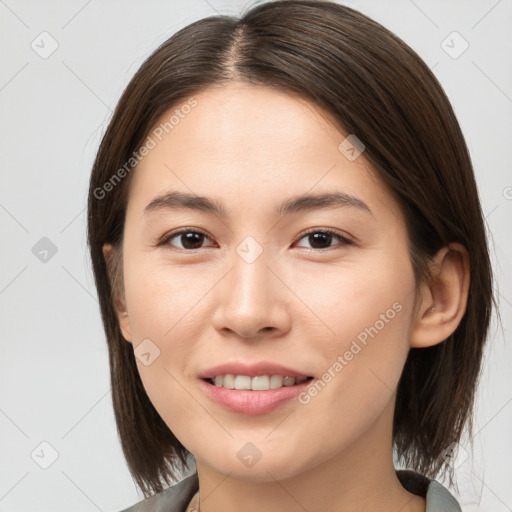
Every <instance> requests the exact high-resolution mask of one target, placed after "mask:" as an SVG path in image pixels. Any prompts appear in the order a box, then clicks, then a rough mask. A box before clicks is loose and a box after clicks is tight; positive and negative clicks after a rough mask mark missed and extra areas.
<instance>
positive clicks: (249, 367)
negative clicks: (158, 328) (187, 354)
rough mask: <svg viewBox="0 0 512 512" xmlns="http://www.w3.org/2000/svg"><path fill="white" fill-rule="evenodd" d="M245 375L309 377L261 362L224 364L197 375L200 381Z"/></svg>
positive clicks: (277, 365) (284, 367)
mask: <svg viewBox="0 0 512 512" xmlns="http://www.w3.org/2000/svg"><path fill="white" fill-rule="evenodd" d="M228 374H231V375H247V376H248V377H256V376H258V375H271V376H272V375H282V376H283V377H295V378H297V377H309V376H310V375H308V374H305V373H302V372H299V371H298V370H293V369H292V368H287V367H286V366H282V365H280V364H275V363H271V362H268V361H261V362H259V363H252V364H247V363H240V362H233V363H224V364H221V365H218V366H213V367H212V368H208V369H207V370H204V371H203V372H201V373H200V374H199V378H201V379H211V378H213V377H217V376H218V375H228Z"/></svg>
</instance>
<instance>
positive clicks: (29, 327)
mask: <svg viewBox="0 0 512 512" xmlns="http://www.w3.org/2000/svg"><path fill="white" fill-rule="evenodd" d="M251 3H252V2H250V1H235V0H233V1H224V0H209V1H208V2H207V1H206V0H190V1H186V0H179V1H178V0H176V1H172V2H171V1H167V2H164V1H155V0H152V1H146V2H142V1H140V2H136V1H133V0H131V1H126V0H124V1H103V2H100V1H98V0H92V1H91V0H90V1H84V0H73V1H69V0H68V1H63V0H60V1H55V0H54V1H47V2H41V1H40V2H37V1H21V0H5V1H4V0H0V38H1V48H2V61H1V66H0V106H1V113H2V115H1V116H0V126H1V132H0V135H1V137H0V140H1V147H2V151H1V152H0V163H1V164H0V165H1V167H0V168H1V178H0V179H1V187H0V223H1V237H2V241H1V247H2V250H1V252H0V255H1V267H0V312H1V313H0V314H1V321H0V325H1V345H0V350H1V353H0V432H1V435H0V511H10V512H17V511H26V510H32V511H52V512H58V511H95V510H102V511H118V510H121V509H122V508H124V507H126V506H128V505H130V504H132V503H134V502H136V501H138V500H139V499H141V495H140V494H138V493H137V491H136V489H135V486H134V484H133V483H132V481H131V478H130V475H129V473H128V470H127V467H126V465H125V462H124V459H123V457H122V453H121V450H120V445H119V442H118V440H117V434H116V430H115V424H114V420H113V413H112V406H111V401H110V400H111V395H110V384H109V375H108V361H107V351H106V343H105V341H104V334H103V331H102V327H101V323H100V316H99V309H98V303H97V299H96V292H95V289H94V283H93V277H92V272H91V269H90V262H89V257H88V254H87V246H86V234H85V218H86V216H85V204H86V197H87V185H88V179H89V173H90V169H91V164H92V161H93V158H94V154H95V151H96V149H97V147H98V144H99V141H100V138H101V135H102V133H103V132H104V130H105V128H106V125H107V123H108V121H109V119H110V116H111V112H112V109H113V108H114V106H115V104H116V102H117V100H118V98H119V96H120V94H121V92H122V90H123V89H124V87H125V86H126V84H127V82H128V81H129V79H130V78H131V77H132V76H133V74H134V73H135V71H136V70H137V68H138V67H139V65H140V64H141V63H142V61H143V59H144V58H146V57H147V56H148V55H149V53H151V51H153V50H154V49H155V48H156V47H157V46H158V45H159V44H160V43H161V42H162V41H164V40H165V39H166V38H168V37H169V36H170V35H171V34H173V33H174V32H175V31H176V30H178V29H179V28H181V27H183V26H185V25H187V24H189V23H190V22H192V21H195V20H197V19H199V18H202V17H205V16H209V15H212V14H215V12H216V11H217V12H219V13H223V14H238V13H239V12H240V11H241V10H242V8H243V7H246V6H248V5H250V4H251ZM343 3H345V4H346V5H349V6H352V7H355V8H357V9H359V10H361V11H362V12H363V13H366V14H368V15H369V16H371V17H373V18H374V19H375V20H377V21H379V22H381V23H382V24H383V25H385V26H386V27H388V28H389V29H391V30H392V31H394V32H395V33H396V34H397V35H399V36H400V37H402V38H403V39H404V40H405V41H406V42H407V43H408V44H409V45H411V46H412V48H413V49H415V50H416V51H417V52H418V53H419V54H420V56H421V57H422V58H423V59H424V60H425V61H426V63H427V64H428V65H429V66H430V67H431V68H432V69H433V71H434V73H435V74H436V75H437V77H438V78H439V80H440V82H441V84H442V85H443V87H444V88H445V90H446V92H447V94H448V96H449V98H450V99H451V101H452V103H453V105H454V108H455V111H456V113H457V116H458V118H459V121H460V124H461V126H462V129H463V132H464V133H465V136H466V138H467V142H468V145H469V148H470V151H471V154H472V158H473V162H474V165H475V171H476V174H477V179H478V184H479V187H480V193H481V199H482V203H483V209H484V212H485V215H486V219H487V223H488V227H489V230H490V232H491V233H492V240H491V242H492V252H493V262H494V263H495V271H496V278H497V282H498V283H499V300H500V308H501V315H502V320H503V330H501V328H499V326H498V324H497V322H496V321H494V322H493V327H492V331H491V339H490V344H489V346H488V350H487V352H486V358H485V368H484V372H483V375H482V379H481V387H480V388H479V395H478V403H477V409H476V419H475V424H476V428H475V432H476V436H475V438H474V444H475V450H474V453H471V452H469V453H468V458H467V459H466V458H465V455H466V451H465V450H466V449H467V450H468V451H469V445H467V443H465V444H464V447H463V448H462V449H461V451H460V452H459V457H458V458H457V459H456V461H455V462H454V464H455V465H456V467H457V470H456V473H457V476H458V481H459V485H460V492H461V496H460V497H459V501H460V502H461V504H462V505H463V508H464V510H465V511H473V510H479V511H489V512H491V511H492V512H502V511H506V510H512V486H511V485H510V482H511V476H512V435H511V433H512V432H511V426H512V386H511V380H512V379H511V376H510V375H511V373H510V367H511V366H512V356H511V348H510V344H508V346H507V345H506V343H505V340H506V339H507V337H508V334H509V333H510V329H511V327H512V322H511V308H512V288H511V265H510V263H511V259H512V244H511V237H510V219H511V213H512V188H511V187H512V173H511V171H510V166H511V162H512V151H511V141H512V71H511V65H510V63H511V62H512V41H511V37H510V27H512V2H511V0H501V1H496V0H481V1H464V0H459V1H448V2H447V1H440V0H438V1H426V0H415V1H412V0H402V1H394V2H393V1H382V0H366V1H356V0H354V1H345V2H343ZM43 31H46V32H48V33H49V34H50V35H51V36H46V35H43V36H40V34H41V33H42V32H43ZM453 31H457V32H458V33H459V34H460V35H461V36H462V38H464V40H466V41H467V43H468V44H469V47H468V49H467V50H466V51H465V52H464V53H462V54H461V55H460V56H458V57H457V58H453V56H454V55H455V54H456V53H458V52H459V51H460V50H461V49H463V44H464V42H463V40H462V39H460V38H458V36H457V35H455V36H454V35H451V36H450V37H449V38H448V39H446V38H447V37H448V36H449V35H450V34H452V32H453ZM52 40H55V41H56V42H57V43H58V48H57V49H56V51H55V52H54V53H53V54H52V55H50V56H48V57H47V58H42V57H41V56H40V54H41V53H44V52H48V51H49V50H50V49H51V45H52V44H55V43H53V42H52ZM443 41H445V43H443ZM33 42H34V43H33ZM32 44H33V45H34V46H35V47H36V48H37V49H38V52H39V53H37V52H36V51H35V50H34V49H33V48H32V47H31V45H32ZM447 52H448V53H447ZM450 52H451V54H452V55H449V53H450ZM45 56H46V55H45ZM43 237H47V238H48V239H49V240H51V242H52V243H53V244H54V245H55V246H56V248H57V252H56V254H54V255H52V253H51V252H49V253H48V254H46V255H45V253H44V252H40V251H41V250H42V249H41V247H39V246H36V244H37V243H38V242H39V241H40V239H41V238H43ZM39 243H40V244H43V245H44V244H45V243H46V244H48V242H47V241H46V242H39ZM34 246H36V249H35V250H34V252H36V254H34V253H33V250H32V249H33V247H34ZM38 251H39V252H38ZM44 257H46V261H41V259H40V258H43V259H44ZM446 405H447V407H449V406H450V404H446ZM42 442H47V443H49V445H51V447H49V446H48V445H41V443H42ZM53 450H55V451H56V452H57V454H58V458H57V459H56V460H55V461H54V462H53V464H51V465H50V466H49V467H48V468H47V469H43V468H42V467H41V465H43V466H44V465H48V464H50V463H51V462H52V460H53V459H52V456H53ZM31 454H32V455H31ZM461 454H462V455H461ZM454 493H455V491H454Z"/></svg>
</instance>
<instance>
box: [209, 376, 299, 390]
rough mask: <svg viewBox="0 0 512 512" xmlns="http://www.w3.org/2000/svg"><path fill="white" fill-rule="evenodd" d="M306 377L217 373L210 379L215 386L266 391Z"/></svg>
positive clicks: (296, 382)
mask: <svg viewBox="0 0 512 512" xmlns="http://www.w3.org/2000/svg"><path fill="white" fill-rule="evenodd" d="M307 379H308V377H298V378H294V377H283V376H282V375H272V376H269V375H258V376H257V377H249V376H247V375H232V374H228V375H217V376H216V377H215V378H213V379H211V380H212V381H213V384H214V385H215V386H221V387H223V388H227V389H240V390H242V389H250V390H253V391H266V390H269V389H279V388H282V387H283V386H294V385H295V384H300V383H301V382H304V381H305V380H307Z"/></svg>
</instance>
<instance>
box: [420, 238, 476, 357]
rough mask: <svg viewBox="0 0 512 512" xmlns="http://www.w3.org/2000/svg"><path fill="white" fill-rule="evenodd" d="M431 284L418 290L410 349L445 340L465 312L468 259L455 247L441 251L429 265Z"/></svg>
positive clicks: (452, 245) (461, 246)
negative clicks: (418, 301) (417, 303)
mask: <svg viewBox="0 0 512 512" xmlns="http://www.w3.org/2000/svg"><path fill="white" fill-rule="evenodd" d="M432 274H433V275H432V280H431V282H430V283H424V284H422V286H421V293H420V303H419V308H418V310H417V313H416V318H415V321H414V325H413V328H412V332H411V338H410V344H411V346H412V347H419V348H424V347H430V346H432V345H437V344H438V343H441V342H443V341H444V340H446V338H448V337H449V336H450V335H451V334H453V332H454V331H455V329H456V328H457V326H458V325H459V323H460V321H461V320H462V317H463V316H464V313H465V311H466V304H467V299H468V292H469V281H470V271H469V255H468V252H467V250H466V249H465V247H464V246H463V245H461V244H458V243H452V244H449V245H448V246H446V247H443V248H442V249H441V250H440V251H439V252H438V253H437V254H436V255H435V257H434V259H433V261H432Z"/></svg>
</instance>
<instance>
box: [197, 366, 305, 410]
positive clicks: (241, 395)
mask: <svg viewBox="0 0 512 512" xmlns="http://www.w3.org/2000/svg"><path fill="white" fill-rule="evenodd" d="M229 374H231V375H246V376H248V377H257V376H258V375H269V376H272V375H282V376H283V377H294V378H300V377H309V376H310V375H308V374H307V373H303V372H300V371H298V370H294V369H292V368H288V367H286V366H282V365H280V364H275V363H270V362H266V361H263V362H259V363H255V364H244V363H239V362H233V363H224V364H221V365H218V366H215V367H212V368H209V369H207V370H205V371H203V372H201V373H200V374H199V375H198V377H199V378H200V381H199V383H200V386H201V388H202V389H203V391H204V392H205V393H206V395H207V396H208V397H209V398H211V399H212V400H214V401H215V402H216V403H217V404H219V405H221V406H222V407H224V408H225V409H227V410H229V411H232V412H237V413H241V414H246V415H251V416H252V415H257V414H265V413H268V412H270V411H272V410H274V409H276V408H277V407H279V405H282V404H284V403H285V402H287V401H289V400H291V399H292V398H294V397H296V396H297V395H298V394H299V393H301V392H302V391H303V390H304V388H305V387H306V386H308V385H309V384H310V383H311V379H309V380H306V381H304V382H301V383H299V384H295V385H294V386H283V387H281V388H279V389H268V390H264V391H259V390H258V391H256V390H237V389H227V388H224V387H222V386H215V385H214V384H212V383H211V381H210V379H213V378H214V377H216V376H218V375H229Z"/></svg>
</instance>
